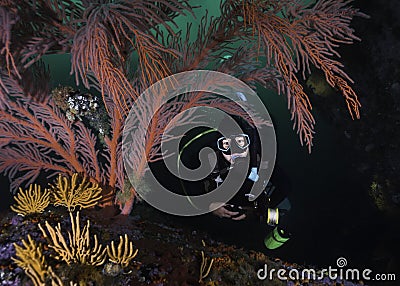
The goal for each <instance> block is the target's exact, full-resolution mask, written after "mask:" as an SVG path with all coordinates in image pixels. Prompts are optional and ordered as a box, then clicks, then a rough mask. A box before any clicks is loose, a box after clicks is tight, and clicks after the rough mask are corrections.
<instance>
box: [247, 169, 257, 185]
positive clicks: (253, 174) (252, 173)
mask: <svg viewBox="0 0 400 286" xmlns="http://www.w3.org/2000/svg"><path fill="white" fill-rule="evenodd" d="M248 178H249V179H250V180H252V181H253V182H257V181H258V178H259V176H258V174H257V168H255V167H253V168H251V171H250V175H249V176H248Z"/></svg>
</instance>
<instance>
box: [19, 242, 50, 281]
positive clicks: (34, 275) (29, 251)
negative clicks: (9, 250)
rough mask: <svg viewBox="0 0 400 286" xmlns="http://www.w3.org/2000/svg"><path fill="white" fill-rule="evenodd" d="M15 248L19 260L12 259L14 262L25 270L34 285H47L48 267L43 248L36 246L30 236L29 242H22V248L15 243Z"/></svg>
mask: <svg viewBox="0 0 400 286" xmlns="http://www.w3.org/2000/svg"><path fill="white" fill-rule="evenodd" d="M14 247H15V250H16V256H17V258H14V257H12V260H13V261H14V262H15V263H16V264H17V265H18V266H19V267H21V268H22V269H24V270H25V272H26V274H27V275H28V276H29V278H31V279H32V281H33V284H34V285H45V275H46V273H47V265H46V262H45V259H44V256H43V253H42V250H41V248H40V247H39V246H37V245H36V243H35V241H34V240H33V239H32V238H31V236H30V235H29V234H28V242H26V241H25V240H22V246H19V245H18V244H16V243H14Z"/></svg>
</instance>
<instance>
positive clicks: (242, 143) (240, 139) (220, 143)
mask: <svg viewBox="0 0 400 286" xmlns="http://www.w3.org/2000/svg"><path fill="white" fill-rule="evenodd" d="M233 144H234V145H233ZM249 145H250V138H249V135H247V134H237V135H231V136H229V137H221V138H219V139H218V140H217V147H218V149H219V150H220V151H222V152H224V153H227V152H228V151H231V150H232V149H233V150H241V151H244V150H245V149H246V148H247V147H249Z"/></svg>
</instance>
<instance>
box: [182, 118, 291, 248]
mask: <svg viewBox="0 0 400 286" xmlns="http://www.w3.org/2000/svg"><path fill="white" fill-rule="evenodd" d="M235 121H236V122H237V123H238V125H239V126H240V129H241V130H242V131H243V132H241V133H237V128H233V126H231V124H229V120H225V119H224V120H222V122H221V123H220V126H219V128H218V130H219V131H221V133H220V132H209V130H206V131H203V132H202V133H200V135H199V134H198V135H197V136H195V137H196V138H197V141H199V142H198V144H197V146H192V148H190V149H191V150H190V151H192V152H190V153H191V154H192V156H191V157H192V158H190V156H183V157H182V160H183V163H184V164H185V165H189V166H190V165H192V166H191V167H196V166H194V165H196V163H194V164H193V155H197V154H198V153H197V150H199V149H198V148H204V146H208V147H211V149H212V150H213V152H212V153H213V154H212V153H210V154H208V161H209V163H210V165H211V166H214V169H213V170H212V172H211V173H210V174H209V175H208V176H207V177H206V178H205V179H204V180H203V181H202V182H201V184H200V185H197V187H194V185H193V182H184V184H183V188H184V191H185V194H186V195H196V194H197V195H198V194H201V193H204V192H210V191H212V190H214V189H216V188H217V187H219V186H221V184H223V183H224V181H225V180H226V179H227V176H228V175H229V174H230V173H231V176H230V182H229V184H231V185H228V188H229V187H232V186H233V185H235V184H240V188H239V190H238V192H237V193H236V194H235V195H234V196H233V197H232V198H231V199H230V200H229V201H228V202H227V203H222V202H212V203H211V204H210V206H209V209H210V210H211V214H212V217H213V218H210V216H208V217H209V219H206V220H203V219H200V220H201V221H202V223H205V224H206V226H207V227H210V226H211V225H216V229H217V230H222V229H225V230H224V231H226V230H227V228H231V230H233V231H237V227H238V226H239V225H241V226H243V225H245V224H246V225H250V229H254V224H251V223H254V222H255V223H257V224H258V225H261V226H262V225H265V224H266V225H268V226H270V227H272V228H273V229H272V230H271V231H270V232H269V233H268V235H267V236H266V238H265V239H264V245H265V246H266V247H267V248H268V249H275V248H278V247H279V246H281V245H283V244H284V243H285V242H286V241H287V240H288V239H289V237H290V232H289V230H288V216H289V215H288V214H289V210H290V208H291V204H290V202H289V200H288V198H287V195H288V194H289V193H290V190H291V185H290V181H289V180H288V177H287V176H286V174H285V173H284V171H283V170H282V169H281V168H280V167H279V166H278V165H277V164H276V165H275V167H274V171H273V173H272V176H271V178H270V179H269V180H267V178H266V171H265V169H266V168H268V166H263V164H262V163H261V162H260V150H261V148H260V140H259V138H258V132H257V131H256V130H255V129H254V128H253V127H252V126H250V125H249V124H247V123H246V122H244V121H243V120H242V119H241V118H235ZM215 131H216V130H215ZM206 133H207V135H208V136H207V137H206V138H201V139H200V137H201V134H206ZM222 133H223V134H225V136H223V135H222ZM200 141H203V142H200ZM194 145H196V144H194ZM185 146H187V145H185ZM184 148H185V147H184ZM182 151H183V150H182ZM182 151H181V152H182ZM187 153H189V152H187ZM196 153H197V154H196ZM258 170H259V172H258ZM243 172H246V177H245V180H244V181H243V180H240V179H236V178H238V177H240V176H239V173H243ZM242 177H243V176H242ZM235 180H236V181H235ZM232 184H233V185H232ZM253 186H254V187H255V188H261V189H262V192H261V194H260V195H259V196H258V197H257V199H255V200H254V198H253V199H252V198H251V196H252V195H251V194H250V190H251V189H252V187H253ZM189 190H190V192H189ZM259 190H260V189H259ZM215 218H218V219H215ZM260 223H261V224H260ZM221 227H222V228H221Z"/></svg>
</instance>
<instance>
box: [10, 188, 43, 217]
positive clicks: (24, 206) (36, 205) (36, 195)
mask: <svg viewBox="0 0 400 286" xmlns="http://www.w3.org/2000/svg"><path fill="white" fill-rule="evenodd" d="M32 187H33V189H32ZM15 200H16V201H17V204H16V205H13V206H11V207H10V208H11V209H12V210H13V211H14V212H16V213H18V214H19V215H22V216H25V215H28V214H33V213H42V212H43V211H44V209H45V208H46V207H47V206H48V205H49V203H50V192H49V191H48V190H46V189H45V190H44V191H43V192H42V191H41V190H40V186H39V185H36V184H34V185H30V186H29V189H28V190H26V191H23V190H22V189H21V188H19V192H18V194H17V196H16V197H15Z"/></svg>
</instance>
